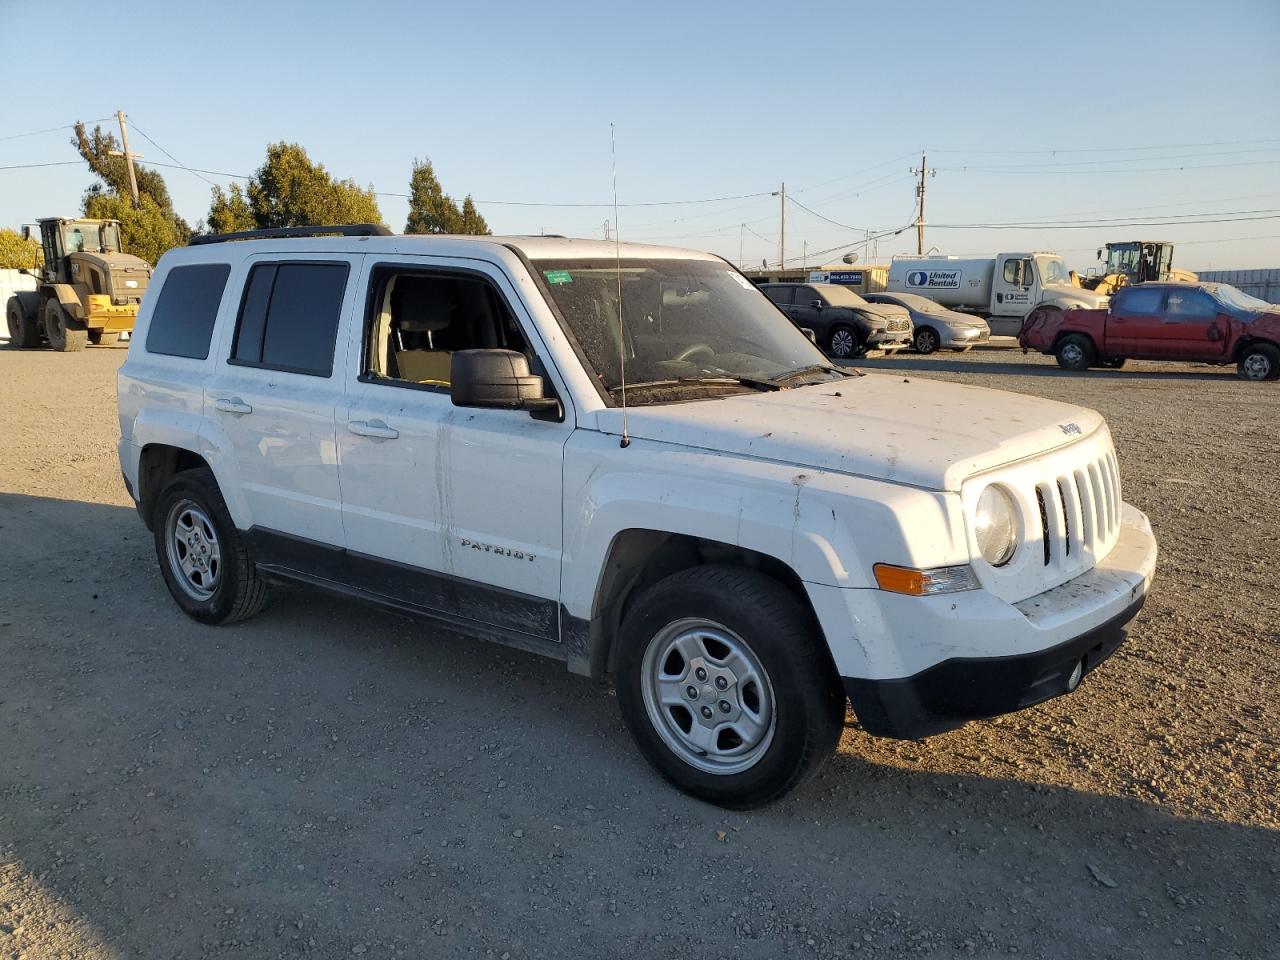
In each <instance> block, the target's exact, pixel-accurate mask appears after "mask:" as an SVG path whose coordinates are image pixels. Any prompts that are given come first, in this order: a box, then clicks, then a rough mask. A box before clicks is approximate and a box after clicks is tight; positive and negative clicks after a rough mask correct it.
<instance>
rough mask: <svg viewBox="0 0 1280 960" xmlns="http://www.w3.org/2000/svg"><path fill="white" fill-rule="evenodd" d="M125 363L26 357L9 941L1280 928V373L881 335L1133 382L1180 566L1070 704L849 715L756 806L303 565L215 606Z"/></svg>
mask: <svg viewBox="0 0 1280 960" xmlns="http://www.w3.org/2000/svg"><path fill="white" fill-rule="evenodd" d="M124 356H125V354H124V351H123V350H119V349H115V350H109V349H90V350H88V351H87V352H85V353H83V354H72V355H55V354H51V353H48V352H43V351H40V352H25V353H24V352H18V351H14V350H8V349H4V348H0V958H8V957H22V958H45V957H63V956H74V957H93V958H106V957H164V958H177V957H181V958H195V957H215V956H217V957H244V958H251V957H252V958H257V957H294V956H315V957H349V956H361V955H363V956H365V957H379V958H381V957H396V956H405V957H454V956H458V957H472V956H474V957H485V958H488V957H493V958H504V960H515V958H525V957H557V956H574V957H583V958H594V957H610V956H623V955H625V956H632V957H664V958H665V957H672V958H675V957H680V958H685V957H690V958H703V957H706V958H739V957H742V958H772V957H779V956H782V955H784V954H786V955H789V956H801V957H815V958H825V957H837V956H840V957H865V956H874V957H898V956H911V957H914V956H933V957H952V956H961V957H1009V956H1019V957H1061V958H1070V960H1081V958H1086V957H1088V958H1093V957H1115V958H1134V957H1155V958H1164V957H1188V958H1199V957H1242V958H1256V957H1266V956H1280V792H1278V790H1280V773H1278V769H1280V748H1278V747H1277V736H1278V731H1280V699H1278V698H1277V691H1278V690H1280V684H1278V680H1280V667H1278V662H1280V657H1278V656H1277V653H1278V652H1280V644H1278V642H1277V641H1278V640H1280V633H1278V632H1277V631H1278V630H1280V626H1278V625H1280V590H1277V589H1276V577H1277V573H1276V570H1277V561H1278V560H1280V384H1263V385H1248V384H1243V383H1240V382H1238V381H1236V380H1235V379H1234V377H1233V376H1232V374H1231V372H1230V371H1227V370H1212V369H1208V368H1203V367H1190V366H1187V367H1183V366H1157V365H1144V364H1131V365H1130V366H1131V369H1126V370H1124V371H1120V372H1117V373H1091V374H1089V375H1087V376H1083V377H1082V376H1072V375H1065V374H1061V373H1059V372H1058V371H1057V370H1056V368H1055V367H1053V365H1052V361H1050V360H1047V359H1046V358H1041V357H1031V358H1024V357H1022V356H1021V355H1019V354H1013V353H1008V352H1000V351H987V352H977V353H974V354H971V355H969V356H966V357H958V358H952V355H943V356H942V357H940V358H938V359H933V358H928V359H924V358H913V357H910V356H904V357H896V358H891V359H884V360H875V361H868V362H866V363H865V364H864V365H865V366H867V367H873V368H878V369H881V370H883V371H886V372H889V373H892V374H894V375H901V376H910V377H919V376H937V377H940V378H945V379H955V380H962V381H965V382H969V383H974V384H981V385H984V386H992V387H1001V388H1004V389H1008V390H1013V391H1017V392H1021V393H1028V394H1037V395H1043V396H1049V397H1054V398H1059V399H1067V400H1077V401H1079V402H1081V403H1083V404H1086V405H1089V406H1092V407H1096V408H1098V409H1100V410H1102V411H1103V413H1104V414H1106V416H1107V418H1108V419H1109V421H1110V423H1111V427H1112V430H1113V432H1114V434H1115V437H1116V441H1117V445H1118V447H1119V451H1120V461H1121V468H1122V474H1123V479H1124V483H1125V487H1126V499H1129V500H1132V501H1134V502H1135V503H1137V504H1139V505H1140V506H1141V507H1143V508H1144V509H1146V510H1147V511H1148V512H1149V513H1150V515H1151V517H1152V520H1153V522H1154V524H1155V526H1156V529H1157V532H1158V535H1159V537H1160V543H1161V550H1162V555H1161V560H1160V566H1159V570H1158V581H1157V584H1156V588H1155V593H1154V595H1153V596H1152V598H1151V600H1150V602H1149V603H1148V604H1147V606H1146V609H1145V610H1144V612H1143V613H1142V615H1141V617H1140V618H1139V619H1138V620H1137V621H1136V623H1135V625H1134V630H1133V634H1132V636H1131V638H1130V641H1129V643H1128V644H1127V645H1126V646H1125V647H1123V648H1122V649H1121V651H1120V652H1119V653H1118V654H1117V655H1116V657H1115V658H1114V659H1113V661H1112V662H1111V663H1110V664H1109V665H1108V666H1107V667H1106V668H1105V669H1103V670H1100V671H1099V672H1098V673H1097V674H1095V675H1093V676H1092V677H1091V678H1090V679H1089V680H1088V681H1087V682H1086V683H1085V684H1084V685H1083V686H1082V687H1081V689H1080V690H1079V691H1078V692H1077V693H1076V694H1075V695H1073V696H1071V697H1068V698H1064V699H1060V700H1057V701H1054V702H1052V703H1050V704H1046V705H1044V706H1041V707H1039V708H1036V709H1033V710H1030V711H1027V712H1025V713H1022V714H1020V715H1017V716H1013V717H1006V718H1002V719H1000V720H997V721H993V722H988V723H981V724H973V725H970V726H969V727H967V728H966V729H964V730H961V731H957V732H955V733H952V734H948V735H946V736H942V737H937V738H935V739H932V740H929V741H927V742H924V743H904V742H890V741H876V740H872V739H871V738H869V737H867V736H866V735H865V734H863V733H862V732H861V731H860V730H859V729H858V727H857V726H856V724H855V723H854V721H853V718H852V717H850V719H849V726H848V730H847V732H846V734H845V737H844V740H843V742H842V743H841V746H840V753H839V756H838V758H837V759H836V761H835V762H834V763H832V764H831V765H830V767H829V768H828V769H827V771H826V773H825V775H824V776H823V777H822V779H821V780H819V781H818V782H816V783H815V784H813V785H812V786H810V787H809V788H807V789H805V790H803V791H801V792H800V793H798V794H797V795H795V796H793V797H792V798H790V799H789V800H788V801H786V802H785V803H783V804H781V805H779V806H776V807H773V808H771V809H769V810H766V811H763V812H757V813H753V814H731V813H726V812H724V811H721V810H718V809H716V808H714V807H710V806H706V805H704V804H701V803H698V802H696V801H693V800H689V799H686V798H684V797H682V796H680V795H678V794H676V793H674V792H673V791H671V790H670V789H669V788H667V787H666V786H665V785H664V784H663V783H662V782H660V781H659V780H658V779H657V778H656V777H655V776H654V775H653V774H652V773H651V772H650V771H649V769H648V768H647V767H646V766H645V764H644V762H643V761H642V760H641V758H640V756H639V755H638V753H637V752H636V751H635V750H634V749H633V748H632V746H631V743H630V742H629V740H628V738H627V736H626V734H625V732H624V731H623V728H622V725H621V722H620V720H619V717H618V712H617V709H616V705H615V703H614V698H613V694H612V692H611V690H610V688H609V687H608V686H607V685H603V684H593V683H590V682H588V681H584V680H581V679H575V678H571V677H569V676H568V675H566V674H565V673H564V671H563V667H561V666H559V665H557V664H555V663H550V662H544V661H542V660H539V659H537V658H535V657H532V656H525V655H522V654H518V653H514V652H511V651H508V650H506V649H503V648H498V647H493V646H488V645H485V644H482V643H479V642H476V641H472V640H468V639H467V638H465V637H460V636H456V635H453V634H448V633H443V632H441V631H439V630H436V629H434V628H431V627H429V626H423V625H421V624H418V623H414V622H410V621H407V620H402V619H399V618H396V617H393V616H390V615H386V614H383V613H379V612H373V611H370V610H369V609H366V608H363V607H359V606H353V605H351V604H348V603H344V602H341V601H339V600H335V599H330V598H328V597H325V596H321V595H319V594H317V593H313V592H309V591H306V590H302V589H296V590H285V589H277V590H276V591H275V593H274V594H273V596H272V600H271V603H270V606H269V609H268V610H267V611H266V612H265V613H264V614H263V615H262V616H261V617H259V618H258V619H256V620H254V621H251V622H250V623H247V624H244V625H241V626H237V627H233V628H209V627H201V626H198V625H196V624H194V623H192V622H190V621H189V620H187V619H186V618H184V617H182V616H181V615H180V614H179V613H178V611H177V608H176V607H175V606H174V604H173V603H172V602H171V601H170V599H169V596H168V594H167V593H166V592H165V589H164V586H163V585H162V583H161V580H160V577H159V574H158V573H157V571H156V567H155V561H154V557H153V553H152V544H151V540H150V538H149V536H148V534H147V533H146V531H145V530H144V528H143V527H142V524H141V523H140V522H139V520H138V518H137V516H136V514H135V513H134V512H133V510H132V509H131V507H130V506H129V504H128V501H127V498H126V495H125V492H124V489H123V486H122V485H121V483H120V480H119V473H118V469H117V466H116V462H115V450H114V443H115V437H116V434H117V427H116V422H115V401H114V373H115V370H116V367H117V366H118V365H119V363H120V362H122V361H123V359H124ZM1011 403H1012V404H1016V400H1013V401H1011ZM722 838H723V839H722Z"/></svg>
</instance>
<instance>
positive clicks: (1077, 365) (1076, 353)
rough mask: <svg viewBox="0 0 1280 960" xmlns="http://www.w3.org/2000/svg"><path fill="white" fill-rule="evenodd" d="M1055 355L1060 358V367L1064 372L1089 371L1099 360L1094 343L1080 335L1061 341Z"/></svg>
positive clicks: (1075, 334) (1064, 338)
mask: <svg viewBox="0 0 1280 960" xmlns="http://www.w3.org/2000/svg"><path fill="white" fill-rule="evenodd" d="M1053 353H1054V356H1056V357H1057V358H1058V366H1060V367H1061V368H1062V369H1063V370H1074V371H1081V370H1088V369H1089V368H1090V367H1091V366H1093V365H1094V364H1095V363H1096V362H1097V359H1098V357H1097V352H1096V351H1095V350H1094V348H1093V341H1092V340H1090V339H1089V338H1088V337H1084V336H1081V335H1080V334H1078V333H1073V334H1072V335H1071V336H1068V337H1063V338H1062V339H1061V340H1059V341H1058V346H1057V348H1056V349H1055V350H1054V351H1053Z"/></svg>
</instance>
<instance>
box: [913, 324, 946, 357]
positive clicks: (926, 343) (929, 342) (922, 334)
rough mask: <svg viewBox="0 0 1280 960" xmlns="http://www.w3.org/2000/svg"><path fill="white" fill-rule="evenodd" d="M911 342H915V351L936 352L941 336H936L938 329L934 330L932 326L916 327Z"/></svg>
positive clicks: (940, 342)
mask: <svg viewBox="0 0 1280 960" xmlns="http://www.w3.org/2000/svg"><path fill="white" fill-rule="evenodd" d="M913 343H914V344H915V348H916V353H923V354H930V353H936V352H937V350H938V347H939V346H940V345H941V344H942V338H941V337H939V336H938V331H937V330H934V329H933V327H916V332H915V336H914V338H913Z"/></svg>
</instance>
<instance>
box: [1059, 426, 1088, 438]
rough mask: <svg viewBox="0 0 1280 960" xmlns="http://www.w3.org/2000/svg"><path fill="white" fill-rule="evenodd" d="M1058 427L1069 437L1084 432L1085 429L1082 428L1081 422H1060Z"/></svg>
mask: <svg viewBox="0 0 1280 960" xmlns="http://www.w3.org/2000/svg"><path fill="white" fill-rule="evenodd" d="M1058 429H1059V430H1061V431H1062V432H1063V433H1065V434H1066V435H1067V436H1068V437H1070V436H1072V435H1074V436H1079V435H1080V434H1082V433H1084V431H1083V430H1081V429H1080V424H1078V423H1060V424H1058Z"/></svg>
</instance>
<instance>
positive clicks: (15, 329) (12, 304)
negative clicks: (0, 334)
mask: <svg viewBox="0 0 1280 960" xmlns="http://www.w3.org/2000/svg"><path fill="white" fill-rule="evenodd" d="M5 317H6V319H7V320H8V321H9V346H11V347H19V348H21V349H28V348H30V347H38V346H39V345H40V331H39V329H37V327H36V322H35V319H34V318H31V317H28V316H27V311H25V310H24V309H22V304H21V303H19V302H18V298H17V297H10V298H9V305H8V308H7V309H6V310H5Z"/></svg>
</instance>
